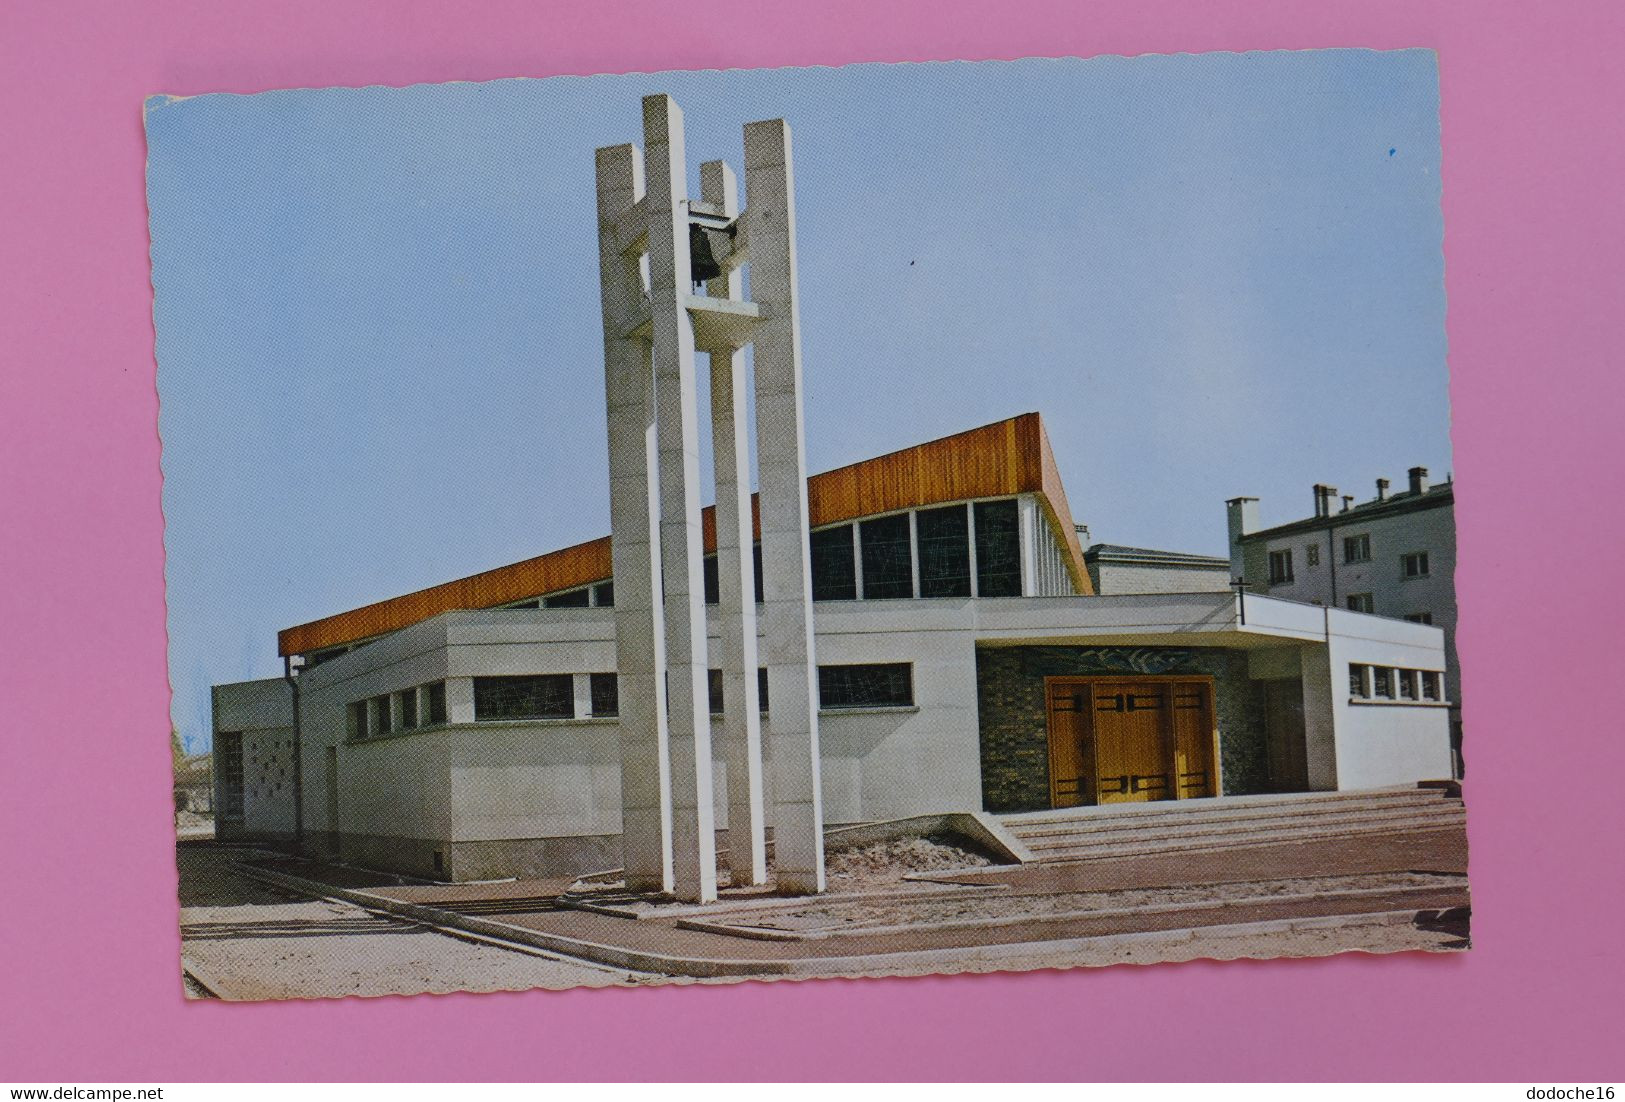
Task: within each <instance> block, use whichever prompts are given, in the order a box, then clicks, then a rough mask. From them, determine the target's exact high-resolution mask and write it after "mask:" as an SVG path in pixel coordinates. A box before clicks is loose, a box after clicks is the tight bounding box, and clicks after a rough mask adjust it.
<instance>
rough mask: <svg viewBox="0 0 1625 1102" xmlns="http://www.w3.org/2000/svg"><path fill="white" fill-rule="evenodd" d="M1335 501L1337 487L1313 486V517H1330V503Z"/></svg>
mask: <svg viewBox="0 0 1625 1102" xmlns="http://www.w3.org/2000/svg"><path fill="white" fill-rule="evenodd" d="M1336 500H1337V487H1336V486H1325V485H1322V484H1320V483H1318V482H1317V483H1316V484H1315V516H1316V517H1317V518H1319V519H1324V518H1326V517H1329V516H1331V515H1332V502H1334V501H1336Z"/></svg>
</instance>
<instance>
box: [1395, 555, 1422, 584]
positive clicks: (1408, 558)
mask: <svg viewBox="0 0 1625 1102" xmlns="http://www.w3.org/2000/svg"><path fill="white" fill-rule="evenodd" d="M1399 565H1400V569H1401V570H1403V571H1404V574H1405V577H1407V578H1425V577H1427V576H1428V553H1427V552H1426V551H1412V552H1411V553H1410V554H1409V555H1401V556H1400V558H1399Z"/></svg>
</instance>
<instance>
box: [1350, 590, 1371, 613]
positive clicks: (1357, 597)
mask: <svg viewBox="0 0 1625 1102" xmlns="http://www.w3.org/2000/svg"><path fill="white" fill-rule="evenodd" d="M1348 606H1349V611H1350V612H1371V611H1372V610H1373V609H1374V608H1375V607H1376V605H1375V603H1374V602H1373V600H1372V597H1371V594H1369V593H1350V594H1349V595H1348Z"/></svg>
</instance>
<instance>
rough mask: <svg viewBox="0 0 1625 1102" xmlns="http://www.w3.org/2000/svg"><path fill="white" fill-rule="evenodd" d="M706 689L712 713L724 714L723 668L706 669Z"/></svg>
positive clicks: (716, 714)
mask: <svg viewBox="0 0 1625 1102" xmlns="http://www.w3.org/2000/svg"><path fill="white" fill-rule="evenodd" d="M705 691H706V696H707V698H708V699H709V704H710V709H711V714H712V715H714V716H720V715H721V714H722V671H721V670H706V671H705Z"/></svg>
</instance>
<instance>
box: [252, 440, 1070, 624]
mask: <svg viewBox="0 0 1625 1102" xmlns="http://www.w3.org/2000/svg"><path fill="white" fill-rule="evenodd" d="M1024 493H1031V494H1034V495H1036V496H1037V498H1038V500H1039V501H1040V502H1041V503H1042V506H1043V512H1044V516H1045V519H1046V520H1047V521H1048V523H1049V525H1050V527H1051V529H1052V530H1053V531H1054V533H1055V535H1056V537H1057V538H1058V539H1059V541H1060V542H1061V546H1062V547H1063V548H1065V550H1066V556H1065V557H1066V562H1067V570H1068V572H1069V573H1070V574H1071V576H1072V582H1073V585H1075V586H1076V587H1077V589H1078V591H1079V592H1080V593H1092V592H1093V588H1092V587H1091V585H1090V582H1089V574H1088V571H1087V570H1086V569H1085V568H1084V564H1083V549H1082V548H1081V547H1080V546H1079V544H1078V537H1077V532H1076V530H1075V528H1074V526H1073V522H1072V514H1071V511H1070V510H1069V509H1068V507H1067V502H1066V492H1065V490H1064V489H1062V487H1061V477H1060V472H1059V470H1058V469H1057V467H1056V465H1055V455H1054V453H1053V452H1052V451H1051V449H1050V444H1049V437H1048V435H1047V434H1046V433H1045V432H1044V425H1043V421H1042V419H1041V418H1040V417H1039V415H1038V414H1037V413H1023V414H1021V415H1020V416H1018V417H1011V418H1008V419H1007V420H1004V421H996V422H994V423H992V424H990V425H983V426H981V427H980V428H974V429H970V430H968V431H966V432H961V433H956V434H955V435H953V436H945V437H943V438H942V439H940V440H932V441H928V442H927V443H924V444H917V445H915V446H914V447H911V448H904V449H903V450H901V451H895V452H891V453H889V454H887V455H881V456H876V457H875V458H873V459H865V460H863V461H861V462H858V463H853V464H850V465H849V466H845V467H839V468H837V469H835V470H833V471H825V472H824V473H822V474H815V475H813V476H811V477H810V478H808V479H807V507H808V512H809V516H810V520H811V523H812V526H813V527H815V528H817V527H821V526H823V525H827V524H838V523H840V522H842V521H848V520H855V519H857V518H859V517H866V516H872V515H874V514H877V513H889V512H893V511H896V510H900V509H911V508H916V507H919V506H924V505H934V504H938V503H941V502H950V501H962V500H965V499H967V498H981V497H1003V496H1008V495H1012V494H1024ZM756 509H757V502H756V498H755V496H754V495H753V496H752V498H751V512H752V514H753V519H754V520H755V521H756V524H755V527H756V532H757V535H758V536H759V535H760V532H761V525H760V518H759V517H754V514H755V513H756ZM701 523H702V524H703V526H704V538H705V550H706V551H707V552H711V551H714V550H716V516H715V511H714V508H713V507H712V506H706V508H705V510H704V511H703V513H702V515H701ZM611 572H612V568H611V560H610V540H609V537H608V536H603V537H600V538H598V539H595V540H589V541H588V542H586V543H578V544H576V545H574V546H572V547H565V548H561V549H560V550H557V551H551V552H548V553H547V554H545V555H538V556H537V557H535V558H532V559H526V560H524V561H523V562H517V563H512V564H510V565H508V566H500V567H497V568H496V569H494V570H486V571H483V572H481V573H479V574H471V575H469V576H468V577H466V578H459V579H457V580H456V581H451V582H445V583H443V584H441V585H437V586H431V587H430V588H428V589H421V590H418V591H417V592H416V593H407V594H404V595H402V596H399V597H391V598H389V599H387V600H383V601H376V602H374V603H372V604H369V605H363V606H361V607H360V608H354V609H351V610H349V611H347V612H340V613H337V614H335V615H332V616H326V617H323V618H322V619H320V620H312V621H311V622H310V623H307V624H300V625H298V626H297V627H291V628H285V629H284V630H282V631H280V632H278V633H277V652H278V653H279V654H282V655H292V654H308V653H310V652H312V651H318V650H325V649H327V648H329V647H337V646H343V645H345V644H348V643H355V642H359V641H361V640H363V639H370V638H372V637H374V636H377V635H384V634H387V633H389V632H393V631H400V630H401V629H402V628H406V627H410V626H411V625H413V624H416V623H419V622H421V621H423V620H427V619H429V618H430V617H431V616H438V615H439V614H440V613H442V612H450V611H453V610H455V609H477V608H494V607H496V606H497V605H505V604H510V603H512V602H514V601H522V600H526V599H528V598H531V597H536V596H540V595H542V594H545V593H553V592H557V591H559V590H564V589H573V588H575V587H577V586H582V585H586V584H588V583H591V582H598V581H603V580H605V579H607V578H608V577H609V576H610V574H611Z"/></svg>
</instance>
